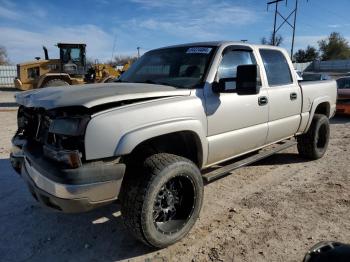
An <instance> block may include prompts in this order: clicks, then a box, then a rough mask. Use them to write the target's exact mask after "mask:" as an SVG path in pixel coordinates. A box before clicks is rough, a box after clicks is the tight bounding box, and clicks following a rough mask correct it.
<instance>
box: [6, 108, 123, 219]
mask: <svg viewBox="0 0 350 262" xmlns="http://www.w3.org/2000/svg"><path fill="white" fill-rule="evenodd" d="M89 121H90V114H89V112H88V110H87V109H86V108H84V107H70V108H57V109H50V110H45V109H43V108H28V107H24V106H21V107H20V108H19V110H18V130H17V132H16V134H15V136H14V137H13V139H12V143H13V149H12V152H11V163H12V166H13V168H14V169H15V170H16V172H17V173H20V175H21V176H22V178H23V179H24V180H25V181H26V182H27V185H28V187H29V191H30V192H31V194H32V195H33V197H34V198H35V199H36V200H37V201H39V202H40V203H41V204H42V205H44V206H46V207H49V208H51V209H55V210H58V211H63V212H66V213H76V212H84V211H88V210H91V209H93V208H95V207H98V206H102V205H105V204H108V203H110V202H112V201H115V200H116V199H117V198H118V194H119V191H120V187H121V183H122V178H123V176H124V172H125V164H123V163H120V161H119V160H120V158H108V159H99V160H94V161H87V160H86V157H85V146H84V135H85V130H86V127H87V125H88V123H89Z"/></svg>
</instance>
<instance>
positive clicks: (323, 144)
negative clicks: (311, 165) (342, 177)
mask: <svg viewBox="0 0 350 262" xmlns="http://www.w3.org/2000/svg"><path fill="white" fill-rule="evenodd" d="M329 133H330V130H329V120H328V118H327V117H326V116H325V115H320V114H315V116H314V118H313V120H312V123H311V126H310V128H309V130H308V131H307V133H306V134H303V135H301V136H298V137H297V140H298V151H299V154H300V155H301V156H302V157H305V158H308V159H319V158H321V157H323V155H324V154H325V153H326V150H327V147H328V142H329Z"/></svg>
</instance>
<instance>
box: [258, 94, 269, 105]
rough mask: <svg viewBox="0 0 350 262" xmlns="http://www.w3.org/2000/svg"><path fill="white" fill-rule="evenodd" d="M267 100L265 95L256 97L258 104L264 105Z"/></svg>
mask: <svg viewBox="0 0 350 262" xmlns="http://www.w3.org/2000/svg"><path fill="white" fill-rule="evenodd" d="M268 102H269V100H268V99H267V97H266V96H261V97H259V99H258V103H259V106H264V105H266V104H267V103H268Z"/></svg>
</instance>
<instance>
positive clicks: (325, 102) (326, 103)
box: [305, 97, 332, 132]
mask: <svg viewBox="0 0 350 262" xmlns="http://www.w3.org/2000/svg"><path fill="white" fill-rule="evenodd" d="M331 111H332V108H331V98H330V97H321V98H318V99H316V100H315V101H314V102H313V103H312V106H311V110H310V117H309V121H308V123H307V126H306V128H305V132H307V131H308V130H309V128H310V125H311V123H312V119H313V118H314V115H315V114H322V115H325V116H326V117H328V118H331V117H332V112H331Z"/></svg>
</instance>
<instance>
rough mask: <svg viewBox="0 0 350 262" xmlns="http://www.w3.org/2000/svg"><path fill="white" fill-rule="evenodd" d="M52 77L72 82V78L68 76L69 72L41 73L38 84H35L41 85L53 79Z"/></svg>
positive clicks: (39, 86)
mask: <svg viewBox="0 0 350 262" xmlns="http://www.w3.org/2000/svg"><path fill="white" fill-rule="evenodd" d="M53 79H60V80H63V81H66V82H67V83H68V84H70V85H71V84H72V79H71V77H70V76H69V74H65V73H49V74H45V75H42V76H41V77H40V78H39V81H38V85H37V86H38V88H41V87H43V86H44V85H45V84H46V83H47V82H48V81H50V80H53Z"/></svg>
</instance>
